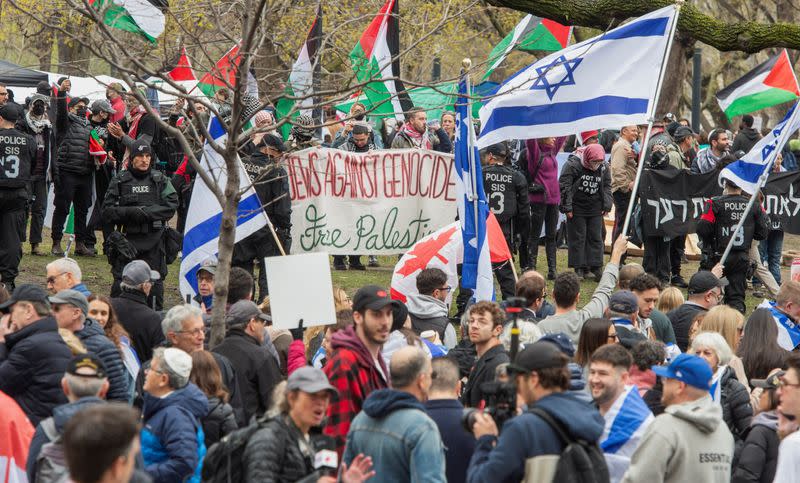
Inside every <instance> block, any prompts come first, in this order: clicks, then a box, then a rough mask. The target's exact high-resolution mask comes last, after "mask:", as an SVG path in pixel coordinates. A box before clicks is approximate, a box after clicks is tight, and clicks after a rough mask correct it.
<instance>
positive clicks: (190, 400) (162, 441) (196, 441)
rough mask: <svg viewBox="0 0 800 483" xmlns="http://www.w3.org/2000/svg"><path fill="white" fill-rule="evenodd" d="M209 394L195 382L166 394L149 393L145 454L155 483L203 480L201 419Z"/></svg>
mask: <svg viewBox="0 0 800 483" xmlns="http://www.w3.org/2000/svg"><path fill="white" fill-rule="evenodd" d="M207 413H208V398H206V395H205V394H203V393H202V391H200V389H198V387H197V386H195V385H194V384H192V383H191V382H190V383H189V384H187V385H186V387H184V388H182V389H178V390H177V391H175V392H173V393H171V394H170V395H169V396H167V397H164V398H157V397H154V396H151V395H150V394H147V393H145V395H144V408H143V412H142V416H143V417H144V428H142V435H141V441H142V457H143V458H144V464H145V470H146V471H147V473H148V474H149V475H150V476H151V477H152V478H153V481H154V482H155V483H172V482H175V483H180V482H183V481H189V482H197V483H199V482H200V470H201V469H202V466H203V458H204V457H205V455H206V445H205V443H204V440H205V435H204V434H203V427H202V425H201V424H200V420H201V419H202V418H203V417H205V415H206V414H207Z"/></svg>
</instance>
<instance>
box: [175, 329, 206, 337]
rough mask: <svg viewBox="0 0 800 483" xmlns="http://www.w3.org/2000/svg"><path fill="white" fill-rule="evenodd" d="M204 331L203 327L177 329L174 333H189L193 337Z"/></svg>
mask: <svg viewBox="0 0 800 483" xmlns="http://www.w3.org/2000/svg"><path fill="white" fill-rule="evenodd" d="M204 333H205V331H204V330H203V329H194V330H179V331H177V332H176V334H189V335H193V336H195V337H196V336H198V335H201V334H204Z"/></svg>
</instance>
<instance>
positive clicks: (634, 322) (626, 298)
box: [606, 290, 650, 350]
mask: <svg viewBox="0 0 800 483" xmlns="http://www.w3.org/2000/svg"><path fill="white" fill-rule="evenodd" d="M606 318H608V319H611V321H612V322H613V323H614V326H615V327H616V328H617V337H619V343H620V344H622V345H623V346H624V347H625V348H626V349H628V350H630V349H633V346H635V345H636V343H637V342H641V341H643V340H647V338H648V336H649V334H650V328H649V327H643V326H642V324H643V320H642V319H640V318H639V297H637V296H636V295H635V294H634V293H633V292H631V291H630V290H620V291H618V292H615V293H614V294H612V295H611V298H610V299H609V301H608V308H607V309H606Z"/></svg>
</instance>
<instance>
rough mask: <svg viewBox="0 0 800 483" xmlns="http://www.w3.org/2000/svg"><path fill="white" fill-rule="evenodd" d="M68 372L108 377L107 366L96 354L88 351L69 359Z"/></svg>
mask: <svg viewBox="0 0 800 483" xmlns="http://www.w3.org/2000/svg"><path fill="white" fill-rule="evenodd" d="M67 374H72V375H73V376H78V377H94V378H97V379H104V378H105V377H106V366H105V365H104V364H103V361H101V360H100V359H99V358H98V357H97V356H96V355H94V354H92V353H91V352H87V353H86V354H78V355H76V356H75V357H73V358H72V360H70V361H69V363H68V364H67Z"/></svg>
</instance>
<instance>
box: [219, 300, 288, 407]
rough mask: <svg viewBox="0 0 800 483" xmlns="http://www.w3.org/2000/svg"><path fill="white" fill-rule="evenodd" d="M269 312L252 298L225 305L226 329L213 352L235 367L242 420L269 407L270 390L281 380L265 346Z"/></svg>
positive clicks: (274, 361)
mask: <svg viewBox="0 0 800 483" xmlns="http://www.w3.org/2000/svg"><path fill="white" fill-rule="evenodd" d="M269 320H270V318H269V316H268V315H266V314H264V313H262V312H261V310H260V309H259V308H258V306H257V305H256V304H255V303H254V302H253V301H251V300H240V301H238V302H236V303H235V304H233V305H231V306H230V308H229V309H228V314H227V316H226V319H225V322H226V325H227V327H228V333H227V334H226V335H225V339H224V340H223V341H222V343H220V344H219V345H218V346H216V347H214V349H213V352H215V353H217V354H221V355H223V356H225V357H227V358H228V360H229V361H230V362H231V364H232V365H233V368H234V370H235V371H236V379H237V382H238V383H239V391H241V396H242V403H243V406H244V415H245V420H246V421H249V420H250V418H251V417H252V416H261V415H262V414H264V412H265V411H266V410H267V409H269V407H270V403H271V399H272V390H273V389H274V388H275V385H276V384H278V382H280V379H281V371H280V368H279V367H278V362H277V361H276V360H275V358H274V357H273V356H272V355H271V354H270V353H269V352H268V351H267V349H266V347H264V338H265V337H268V336H267V328H266V323H267V322H268V321H269Z"/></svg>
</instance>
